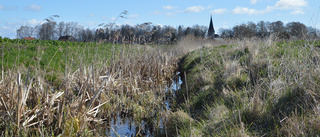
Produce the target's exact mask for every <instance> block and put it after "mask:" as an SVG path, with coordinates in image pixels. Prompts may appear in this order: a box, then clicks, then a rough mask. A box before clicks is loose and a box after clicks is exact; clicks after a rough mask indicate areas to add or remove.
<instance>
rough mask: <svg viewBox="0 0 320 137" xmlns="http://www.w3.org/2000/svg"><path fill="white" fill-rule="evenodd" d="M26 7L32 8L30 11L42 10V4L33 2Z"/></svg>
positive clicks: (27, 8)
mask: <svg viewBox="0 0 320 137" xmlns="http://www.w3.org/2000/svg"><path fill="white" fill-rule="evenodd" d="M24 9H26V10H30V11H40V10H41V9H42V6H39V5H35V4H32V5H28V6H26V7H25V8H24Z"/></svg>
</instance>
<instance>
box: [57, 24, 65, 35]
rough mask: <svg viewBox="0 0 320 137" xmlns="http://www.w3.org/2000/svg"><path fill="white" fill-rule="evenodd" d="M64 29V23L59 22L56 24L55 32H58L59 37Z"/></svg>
mask: <svg viewBox="0 0 320 137" xmlns="http://www.w3.org/2000/svg"><path fill="white" fill-rule="evenodd" d="M64 29H65V23H64V22H60V23H59V25H58V28H57V32H58V35H59V37H61V36H62V35H63V32H64Z"/></svg>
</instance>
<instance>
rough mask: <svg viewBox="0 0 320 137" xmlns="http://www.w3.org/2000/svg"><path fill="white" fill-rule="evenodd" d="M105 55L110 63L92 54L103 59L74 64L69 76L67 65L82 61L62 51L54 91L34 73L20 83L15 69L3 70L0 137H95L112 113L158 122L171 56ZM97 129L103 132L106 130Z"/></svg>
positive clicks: (144, 50) (131, 50) (136, 50)
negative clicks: (62, 63)
mask: <svg viewBox="0 0 320 137" xmlns="http://www.w3.org/2000/svg"><path fill="white" fill-rule="evenodd" d="M116 49H117V50H116ZM111 50H112V51H111V52H112V54H113V55H111V56H110V57H111V58H107V57H105V56H106V55H97V57H99V56H102V57H103V59H101V60H92V63H91V64H83V63H82V61H80V62H81V63H80V64H79V68H77V69H75V70H74V71H71V70H72V69H70V68H71V67H73V66H72V65H74V64H72V63H70V60H75V59H79V60H82V58H83V57H80V56H79V57H76V56H72V55H70V54H69V53H68V52H70V51H68V50H64V52H65V56H66V60H65V75H64V76H63V79H64V82H62V85H60V86H59V87H63V88H59V89H57V90H56V91H54V90H53V89H52V88H51V87H50V86H49V85H50V84H49V83H46V81H43V79H44V77H45V72H42V71H41V70H39V69H36V71H39V72H38V73H35V74H34V73H33V76H31V74H30V75H29V73H28V74H27V78H26V79H22V78H21V73H19V72H17V71H16V70H8V71H5V72H4V74H3V75H2V76H3V79H2V80H3V81H2V82H1V83H0V88H1V95H0V101H1V103H0V113H1V116H0V119H1V121H3V122H0V129H1V130H0V134H2V135H4V134H5V133H6V135H8V136H12V135H17V134H24V135H51V134H52V133H54V134H55V135H58V134H64V135H69V136H74V135H84V136H86V135H90V134H91V132H92V131H96V132H94V133H97V132H98V130H100V129H95V127H96V126H95V125H97V124H102V123H103V122H107V121H108V119H111V118H112V117H113V116H116V113H119V114H123V115H125V116H130V117H132V118H133V119H134V121H142V120H143V121H146V122H147V123H154V122H155V121H156V119H157V117H162V114H164V113H160V112H161V111H162V110H164V109H163V108H165V106H164V105H165V103H164V101H165V100H163V98H164V96H165V94H164V93H162V92H165V91H163V90H161V87H162V86H164V85H166V84H171V83H170V82H171V77H172V76H173V75H174V71H175V69H176V67H177V66H176V65H177V64H176V61H175V54H169V53H167V52H163V51H161V50H158V49H157V50H156V49H154V48H150V47H142V46H135V47H132V46H125V45H123V46H120V47H117V48H115V47H114V46H113V48H112V49H111ZM2 52H3V51H2ZM54 55H56V54H54ZM83 56H85V55H83ZM51 60H52V59H51ZM51 60H50V62H48V63H49V64H50V63H51ZM16 68H17V67H16ZM39 68H40V67H39ZM20 69H21V68H20ZM23 71H24V72H26V70H23ZM29 71H30V69H29ZM29 71H27V72H29ZM40 71H41V72H40ZM61 81H62V80H61ZM24 83H25V84H24ZM4 121H6V122H4ZM139 128H142V127H139ZM101 130H103V131H102V133H105V130H106V129H101ZM88 131H91V132H88ZM14 133H17V134H14ZM137 135H139V133H138V134H137Z"/></svg>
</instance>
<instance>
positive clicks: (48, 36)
mask: <svg viewBox="0 0 320 137" xmlns="http://www.w3.org/2000/svg"><path fill="white" fill-rule="evenodd" d="M206 32H207V27H205V26H199V25H194V26H193V27H187V28H185V27H183V26H178V27H177V28H175V27H172V26H161V25H152V23H149V22H147V23H143V24H137V25H135V26H130V25H121V26H119V25H113V26H111V27H110V25H109V26H108V27H106V26H97V27H96V28H95V29H90V28H84V27H83V26H81V25H79V24H78V23H74V22H68V23H65V22H60V23H55V22H49V21H48V22H46V23H43V24H41V25H39V26H37V27H35V28H33V27H30V26H21V27H20V28H19V29H18V30H17V38H20V39H21V38H23V37H30V36H32V37H36V38H37V39H41V40H57V39H58V38H59V37H61V36H73V37H74V38H75V39H76V40H77V41H83V42H91V41H103V42H116V43H123V42H126V43H129V42H130V43H140V44H146V43H148V44H149V43H151V44H174V43H176V42H177V41H178V40H179V39H181V38H182V37H184V36H186V35H194V36H195V37H205V36H206Z"/></svg>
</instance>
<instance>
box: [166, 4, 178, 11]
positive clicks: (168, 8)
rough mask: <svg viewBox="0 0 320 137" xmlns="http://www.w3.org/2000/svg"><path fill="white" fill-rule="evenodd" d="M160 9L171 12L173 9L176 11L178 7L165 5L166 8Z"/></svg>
mask: <svg viewBox="0 0 320 137" xmlns="http://www.w3.org/2000/svg"><path fill="white" fill-rule="evenodd" d="M162 8H163V9H165V10H173V9H177V8H178V7H173V6H171V5H167V6H163V7H162Z"/></svg>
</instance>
